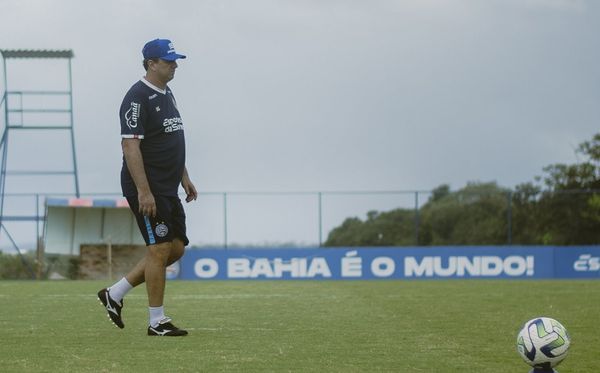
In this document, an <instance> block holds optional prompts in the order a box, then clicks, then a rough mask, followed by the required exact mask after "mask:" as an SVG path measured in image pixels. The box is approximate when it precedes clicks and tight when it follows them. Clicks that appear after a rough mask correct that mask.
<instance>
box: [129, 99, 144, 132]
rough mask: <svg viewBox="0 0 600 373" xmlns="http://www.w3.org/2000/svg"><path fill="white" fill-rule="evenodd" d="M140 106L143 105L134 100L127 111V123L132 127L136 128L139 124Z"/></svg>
mask: <svg viewBox="0 0 600 373" xmlns="http://www.w3.org/2000/svg"><path fill="white" fill-rule="evenodd" d="M140 107H141V105H140V104H138V103H137V102H132V103H131V107H130V108H129V110H127V111H126V112H125V123H126V124H127V127H129V128H130V129H133V128H136V127H137V126H138V118H139V117H140Z"/></svg>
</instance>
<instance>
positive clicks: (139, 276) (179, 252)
mask: <svg viewBox="0 0 600 373" xmlns="http://www.w3.org/2000/svg"><path fill="white" fill-rule="evenodd" d="M184 251H185V250H184V246H183V241H181V240H180V239H179V238H175V239H174V240H173V242H172V246H171V250H170V252H169V258H168V259H167V267H168V266H170V265H171V264H173V263H175V262H176V261H178V260H179V259H180V258H181V257H182V256H183V254H184ZM145 271H146V256H144V257H143V258H142V259H141V260H140V261H139V262H138V263H137V264H136V265H135V267H133V269H132V270H131V271H129V273H128V274H127V275H126V276H125V278H126V279H127V282H129V283H130V284H131V286H132V287H136V286H138V285H140V284H143V283H144V278H145Z"/></svg>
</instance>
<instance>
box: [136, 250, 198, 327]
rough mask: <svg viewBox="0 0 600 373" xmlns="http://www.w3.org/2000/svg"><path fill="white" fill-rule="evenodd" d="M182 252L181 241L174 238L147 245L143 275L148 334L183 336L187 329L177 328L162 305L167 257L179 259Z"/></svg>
mask: <svg viewBox="0 0 600 373" xmlns="http://www.w3.org/2000/svg"><path fill="white" fill-rule="evenodd" d="M182 254H183V242H181V241H180V240H174V241H172V242H168V243H162V244H158V245H150V246H148V252H147V254H146V267H145V270H144V277H145V280H146V290H147V291H148V306H149V307H148V308H149V313H150V321H149V324H150V325H149V326H148V335H150V336H185V335H187V334H188V333H187V331H185V330H183V329H179V328H178V327H176V326H175V325H173V324H172V323H171V319H170V318H169V317H166V316H165V310H164V307H163V301H164V295H165V278H166V273H165V272H166V271H165V269H166V267H167V262H168V260H169V257H170V256H171V258H175V257H176V258H177V259H179V258H180V257H181V255H182Z"/></svg>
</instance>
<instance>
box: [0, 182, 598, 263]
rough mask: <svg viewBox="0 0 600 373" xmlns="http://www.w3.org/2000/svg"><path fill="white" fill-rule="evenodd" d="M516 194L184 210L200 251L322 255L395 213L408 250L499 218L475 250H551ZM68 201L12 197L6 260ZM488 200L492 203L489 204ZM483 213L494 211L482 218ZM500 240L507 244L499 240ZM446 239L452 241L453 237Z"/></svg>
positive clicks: (421, 194)
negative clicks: (289, 250) (301, 250)
mask: <svg viewBox="0 0 600 373" xmlns="http://www.w3.org/2000/svg"><path fill="white" fill-rule="evenodd" d="M513 193H514V192H512V191H510V192H506V193H496V194H494V195H493V196H490V195H489V194H488V195H484V194H481V193H466V194H465V193H452V194H450V196H451V197H449V198H447V199H446V200H445V202H444V203H445V204H446V205H447V204H448V203H456V204H457V206H455V209H454V210H452V211H454V212H453V213H452V214H450V215H449V216H445V215H444V214H446V215H448V210H443V209H442V208H440V207H439V206H437V207H434V205H433V204H432V203H430V202H431V199H432V198H433V194H432V192H431V191H320V192H274V191H265V192H205V193H200V194H199V198H198V200H197V201H195V202H193V203H190V204H186V205H185V209H186V214H187V225H188V236H189V238H190V243H191V245H192V246H197V247H224V248H228V247H238V246H239V247H294V246H296V247H320V246H323V245H324V243H325V242H326V241H327V238H328V236H329V235H330V233H331V231H332V230H333V229H334V228H336V227H339V226H340V225H341V224H342V223H343V222H344V221H345V220H346V219H348V218H358V219H360V220H361V221H366V220H368V219H369V212H373V211H376V212H378V213H381V212H390V211H393V210H397V209H401V210H403V211H404V216H405V219H404V221H403V223H402V224H403V226H404V228H405V229H404V231H403V233H402V234H403V235H404V237H403V241H402V242H404V243H405V244H406V245H430V244H433V245H435V244H457V245H460V244H470V243H469V242H459V241H457V242H440V241H439V237H438V241H436V239H435V237H434V238H431V237H429V235H432V234H437V235H438V236H440V235H442V236H443V235H444V234H446V232H444V231H443V230H444V228H443V227H442V225H443V224H448V220H452V219H463V220H467V221H466V222H465V224H463V225H466V226H467V227H466V228H464V229H468V227H469V226H476V225H477V224H478V223H479V222H477V221H471V222H469V221H468V218H469V217H471V218H477V214H482V215H485V216H490V214H491V215H493V216H494V217H495V218H494V219H490V223H489V224H493V225H495V226H494V227H490V231H493V232H494V235H495V236H494V238H493V239H489V242H486V237H485V232H468V234H470V235H476V234H478V235H479V236H481V238H480V241H477V244H507V245H510V244H523V243H526V244H545V243H546V242H543V239H540V240H538V241H539V242H523V238H522V237H523V231H524V228H528V227H527V225H528V224H533V223H535V222H536V221H537V220H539V219H540V218H539V217H536V216H533V215H532V216H527V214H534V213H535V214H539V213H540V212H539V211H533V212H532V211H528V210H527V209H523V207H522V206H521V205H520V202H519V201H518V200H516V199H515V196H514V194H513ZM555 195H556V196H559V197H560V198H555V199H554V203H556V205H557V208H561V207H560V206H571V207H572V209H578V206H579V205H580V204H581V200H582V196H583V200H592V199H594V198H598V196H599V193H598V191H566V192H561V193H556V194H555ZM64 196H65V195H58V194H53V195H52V196H49V195H48V196H47V195H41V194H27V193H23V194H18V193H13V194H6V195H5V197H6V198H5V206H4V216H3V217H2V231H0V249H1V250H2V251H4V252H11V251H12V250H18V248H21V249H22V250H23V251H27V250H35V249H36V247H37V245H38V244H39V241H40V239H41V238H42V236H43V225H44V224H43V223H44V219H45V201H46V198H48V197H64ZM82 197H85V198H120V195H119V194H114V193H108V194H107V193H96V194H82ZM484 197H485V198H488V200H483V198H484ZM542 200H543V198H542V194H540V195H538V196H537V197H535V198H534V199H533V200H531V201H529V202H528V203H530V204H531V205H532V206H533V205H536V204H538V205H539V203H540V201H542ZM490 201H493V203H492V202H490ZM476 202H478V203H476ZM494 203H495V205H493V204H494ZM442 205H443V204H442ZM442 207H443V206H442ZM446 207H447V206H446ZM477 208H478V209H488V210H489V211H484V212H481V211H479V210H476V209H477ZM530 210H531V209H530ZM599 211H600V210H599ZM459 213H460V214H462V213H464V214H467V215H460V214H459ZM569 213H570V214H572V213H573V212H572V211H571V212H569ZM557 214H561V212H560V211H558V212H557ZM586 214H587V215H586ZM586 214H584V216H572V217H571V218H570V219H572V221H573V228H572V229H579V228H578V227H580V226H582V225H590V224H592V225H593V224H597V223H599V222H600V219H598V216H596V215H594V210H593V209H592V210H590V211H589V212H588V213H586ZM588 215H589V216H588ZM577 219H579V221H576V220H577ZM582 219H584V220H585V219H587V220H586V221H583V220H582ZM599 231H600V230H599ZM432 232H433V233H432ZM499 235H500V236H501V238H498V236H499ZM447 239H449V240H451V239H452V236H448V237H447ZM589 243H590V244H593V243H598V242H589Z"/></svg>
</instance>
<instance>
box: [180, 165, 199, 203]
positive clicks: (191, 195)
mask: <svg viewBox="0 0 600 373" xmlns="http://www.w3.org/2000/svg"><path fill="white" fill-rule="evenodd" d="M181 186H182V187H183V190H185V194H186V197H185V201H186V202H188V203H189V202H192V201H195V200H196V198H198V191H197V190H196V187H195V186H194V183H192V181H191V180H190V177H189V176H188V173H187V170H185V171H184V172H183V178H182V179H181Z"/></svg>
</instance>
